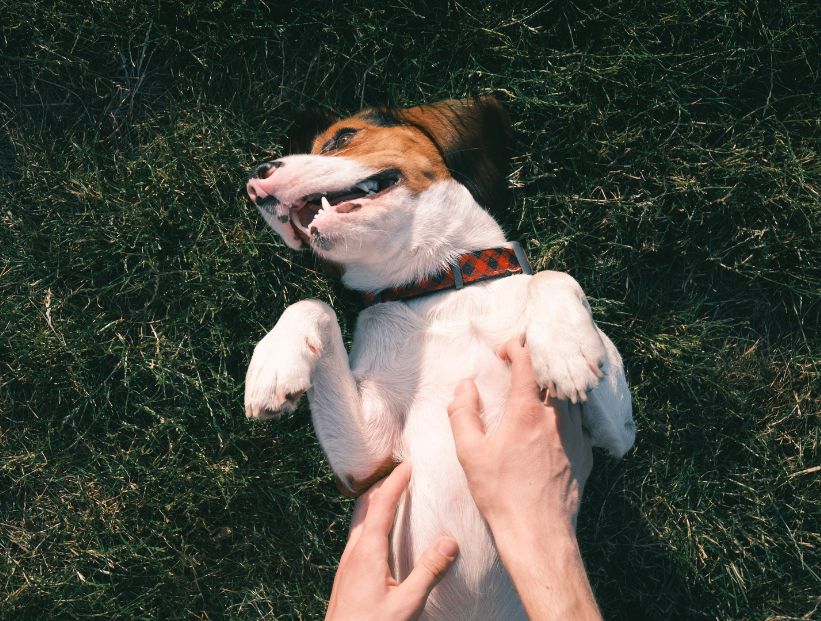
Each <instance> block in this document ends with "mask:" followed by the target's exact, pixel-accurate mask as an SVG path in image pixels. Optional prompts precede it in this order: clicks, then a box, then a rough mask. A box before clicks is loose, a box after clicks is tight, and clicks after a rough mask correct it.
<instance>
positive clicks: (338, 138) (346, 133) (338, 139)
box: [321, 129, 357, 153]
mask: <svg viewBox="0 0 821 621" xmlns="http://www.w3.org/2000/svg"><path fill="white" fill-rule="evenodd" d="M356 132H357V130H355V129H340V130H339V131H338V132H336V135H335V136H334V137H333V138H331V139H330V140H329V141H328V142H326V143H325V144H324V145H322V151H321V153H327V152H328V151H336V150H337V149H341V148H342V147H344V146H346V145H347V144H348V143H349V142H350V141H351V139H352V138H353V137H354V136H355V135H356Z"/></svg>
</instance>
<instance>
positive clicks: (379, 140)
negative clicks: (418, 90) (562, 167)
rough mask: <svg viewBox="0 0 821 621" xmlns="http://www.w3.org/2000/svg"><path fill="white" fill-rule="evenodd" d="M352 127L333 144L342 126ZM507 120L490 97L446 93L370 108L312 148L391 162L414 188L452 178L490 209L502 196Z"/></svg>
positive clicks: (376, 163)
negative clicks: (422, 101) (406, 104)
mask: <svg viewBox="0 0 821 621" xmlns="http://www.w3.org/2000/svg"><path fill="white" fill-rule="evenodd" d="M345 129H349V130H352V131H353V132H355V133H354V134H353V135H352V136H350V137H349V140H348V141H347V143H345V144H340V146H339V148H338V149H337V148H335V147H334V138H335V137H337V136H338V132H340V131H341V130H345ZM510 140H511V129H510V120H509V119H508V116H507V113H506V112H505V109H504V107H503V106H502V104H500V103H499V102H498V101H497V100H496V99H494V98H492V97H482V98H479V99H448V100H445V101H440V102H437V103H434V104H429V105H421V106H414V107H412V108H370V109H367V110H363V111H362V112H360V113H358V114H356V115H354V116H350V117H348V118H345V119H341V120H339V121H336V122H335V123H333V124H331V125H330V126H328V127H327V128H326V129H324V130H323V131H322V132H320V133H319V134H318V135H317V136H316V137H315V138H314V141H313V144H312V146H311V153H313V154H315V155H320V154H321V155H327V156H329V157H334V156H343V157H350V158H354V159H356V160H358V161H360V162H362V163H363V164H365V165H367V166H371V167H373V168H376V169H379V170H388V169H392V168H395V169H397V170H399V171H400V173H401V174H402V177H403V183H404V185H405V186H406V187H408V188H409V189H410V190H411V191H413V192H421V191H422V190H425V189H426V188H428V187H429V186H430V185H431V184H433V183H435V182H437V181H442V180H444V179H448V178H454V179H456V180H457V181H458V182H459V183H461V184H463V185H464V186H465V187H467V189H468V190H470V192H471V194H473V197H474V198H475V199H476V201H477V202H478V203H479V204H480V205H482V206H483V207H485V208H486V209H490V208H491V207H496V206H500V205H501V204H503V203H504V202H505V201H506V198H507V197H506V194H507V184H506V181H505V175H506V172H507V167H508V164H509V153H508V149H509V143H510Z"/></svg>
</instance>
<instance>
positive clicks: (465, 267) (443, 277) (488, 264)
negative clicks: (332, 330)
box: [364, 242, 533, 306]
mask: <svg viewBox="0 0 821 621" xmlns="http://www.w3.org/2000/svg"><path fill="white" fill-rule="evenodd" d="M508 244H509V247H507V246H502V247H500V248H488V249H487V250H473V251H471V252H466V253H465V254H463V255H461V256H459V257H457V258H456V259H454V260H453V261H452V262H451V264H450V266H448V268H447V269H445V270H444V271H443V272H440V273H439V274H437V275H435V276H429V277H427V278H425V279H423V280H421V281H419V282H416V283H412V284H410V285H405V286H403V287H393V288H391V289H383V290H382V291H377V292H376V293H366V294H364V298H365V306H371V305H372V304H379V303H380V302H393V301H396V300H409V299H411V298H418V297H421V296H423V295H429V294H431V293H436V292H437V291H442V290H443V289H461V288H462V287H465V286H467V285H472V284H473V283H477V282H481V281H483V280H491V279H493V278H503V277H505V276H513V275H514V274H532V273H533V270H532V269H531V267H530V264H529V263H528V262H527V255H525V251H524V250H523V249H522V246H521V245H520V244H519V242H508Z"/></svg>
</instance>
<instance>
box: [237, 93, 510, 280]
mask: <svg viewBox="0 0 821 621" xmlns="http://www.w3.org/2000/svg"><path fill="white" fill-rule="evenodd" d="M509 138H510V122H509V120H508V117H507V114H506V113H505V110H504V108H503V107H502V106H501V104H500V103H499V102H498V101H497V100H496V99H493V98H490V97H486V98H481V99H472V100H447V101H441V102H438V103H435V104H432V105H422V106H415V107H412V108H368V109H365V110H363V111H362V112H359V113H358V114H355V115H353V116H351V117H348V118H345V119H340V120H334V119H331V118H317V117H311V118H303V119H302V120H301V122H298V123H296V124H295V126H294V127H293V128H292V135H291V137H290V139H289V143H290V148H289V151H290V153H291V154H290V155H288V156H286V157H283V158H280V159H278V160H276V161H272V162H266V163H264V164H261V165H260V166H258V167H257V168H256V169H255V170H254V172H253V174H252V176H251V179H250V180H249V181H248V185H247V190H248V195H249V196H250V198H251V200H252V201H254V203H255V204H256V206H257V207H258V209H259V210H260V213H261V214H262V216H263V217H264V218H265V221H266V222H267V223H268V224H269V225H270V226H271V227H272V228H273V229H274V230H275V231H276V232H277V233H278V234H279V235H280V236H281V237H282V238H283V240H284V241H285V243H286V244H287V245H288V246H290V247H291V248H295V249H301V248H308V247H310V248H311V249H312V250H313V251H314V252H316V253H317V254H318V255H319V256H321V257H322V258H324V259H328V260H331V261H333V262H335V263H340V264H343V265H346V264H350V263H356V262H358V261H359V262H362V261H373V260H379V259H380V257H382V258H384V257H385V256H386V254H385V249H386V248H387V247H388V245H391V244H394V245H395V244H396V243H398V242H401V240H402V239H404V240H410V239H411V238H414V240H415V241H413V242H412V243H414V244H416V245H418V244H419V242H420V239H421V238H424V237H425V234H422V232H421V231H420V230H419V229H420V227H421V228H424V229H426V230H427V229H429V228H431V226H433V225H435V223H436V221H437V219H439V220H440V221H441V222H440V224H441V225H442V228H445V227H444V224H445V222H444V221H447V220H448V218H451V217H459V213H460V212H459V211H458V210H456V209H451V212H450V213H449V205H448V203H449V202H453V201H457V202H465V200H467V201H468V202H470V203H471V204H472V205H473V206H475V207H476V209H477V210H479V211H481V209H479V207H482V208H485V209H492V208H496V207H499V206H501V205H500V203H502V202H503V201H504V200H505V198H506V182H505V175H506V172H507V167H508V158H509V156H508V148H509ZM454 188H456V189H454ZM460 192H461V194H460ZM454 193H455V194H456V195H458V198H457V199H454V198H453V196H454ZM467 193H469V194H467ZM471 197H472V198H471ZM422 212H424V216H423V215H421V214H422ZM422 222H424V224H420V223H422ZM448 224H449V225H451V228H452V225H453V223H448ZM456 224H457V225H458V223H456ZM429 233H433V234H435V233H436V232H435V231H430V232H429ZM420 234H421V237H420ZM409 243H410V242H409Z"/></svg>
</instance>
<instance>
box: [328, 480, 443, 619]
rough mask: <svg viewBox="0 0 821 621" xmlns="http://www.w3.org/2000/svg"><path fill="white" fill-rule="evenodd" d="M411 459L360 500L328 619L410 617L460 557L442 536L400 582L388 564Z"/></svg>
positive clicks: (412, 617)
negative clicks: (394, 522)
mask: <svg viewBox="0 0 821 621" xmlns="http://www.w3.org/2000/svg"><path fill="white" fill-rule="evenodd" d="M410 476H411V471H410V465H409V464H400V465H399V466H397V467H396V468H395V469H394V471H393V472H392V473H391V474H390V475H389V476H388V477H386V478H384V479H382V480H381V481H379V482H378V483H377V484H376V485H374V486H373V487H371V488H370V489H369V490H368V491H367V492H365V494H363V495H362V496H360V497H359V499H358V500H357V501H356V508H355V509H354V514H353V520H352V523H351V532H350V535H349V537H348V544H347V545H346V546H345V550H344V552H343V553H342V558H341V559H340V561H339V568H338V569H337V572H336V577H335V578H334V586H333V589H332V591H331V598H330V601H329V603H328V612H327V613H326V615H325V621H348V620H351V621H369V620H373V621H384V620H385V619H391V620H396V621H411V620H413V619H417V618H418V617H419V615H420V614H421V613H422V609H423V608H424V606H425V602H426V601H427V599H428V595H430V592H431V590H433V587H434V586H436V584H437V583H438V582H439V580H440V579H441V578H442V576H444V575H445V573H447V570H448V569H449V568H450V566H451V565H452V564H453V561H454V560H455V559H456V555H457V554H458V551H459V548H458V546H457V544H456V541H455V540H454V539H452V538H450V537H440V538H439V539H437V540H436V541H434V542H433V544H431V546H430V547H429V548H428V549H427V550H426V551H425V552H424V554H422V556H421V557H420V559H419V561H418V562H417V563H416V567H414V569H413V571H412V572H411V573H410V575H409V576H408V577H407V578H405V580H404V581H403V582H402V583H401V584H399V583H397V582H396V580H395V579H394V578H393V576H392V575H391V571H390V567H388V548H389V542H390V531H391V527H392V526H393V520H394V517H395V516H396V507H397V503H398V502H399V498H400V496H401V495H402V492H403V491H404V490H405V488H406V487H407V486H408V482H409V481H410Z"/></svg>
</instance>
